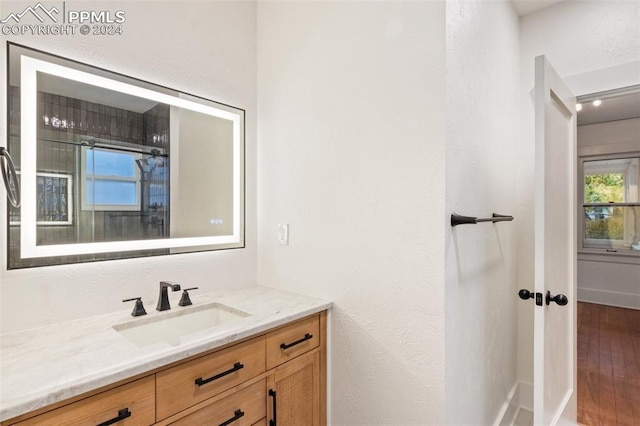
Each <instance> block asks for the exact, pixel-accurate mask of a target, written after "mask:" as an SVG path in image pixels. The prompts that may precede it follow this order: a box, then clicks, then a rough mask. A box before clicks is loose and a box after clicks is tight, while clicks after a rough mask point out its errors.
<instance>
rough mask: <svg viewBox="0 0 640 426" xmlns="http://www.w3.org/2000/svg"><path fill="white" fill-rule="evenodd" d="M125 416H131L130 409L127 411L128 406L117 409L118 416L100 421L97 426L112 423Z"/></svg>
mask: <svg viewBox="0 0 640 426" xmlns="http://www.w3.org/2000/svg"><path fill="white" fill-rule="evenodd" d="M127 417H131V411H129V408H123V409H122V410H120V411H118V417H114V418H112V419H111V420H107V421H106V422H104V423H100V424H99V425H98V426H109V425H112V424H114V423H118V422H119V421H120V420H124V419H126V418H127Z"/></svg>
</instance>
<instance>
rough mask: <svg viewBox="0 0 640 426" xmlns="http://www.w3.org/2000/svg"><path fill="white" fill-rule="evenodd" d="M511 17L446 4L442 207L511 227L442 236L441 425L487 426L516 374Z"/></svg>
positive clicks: (489, 8) (482, 7)
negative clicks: (498, 217) (501, 218)
mask: <svg viewBox="0 0 640 426" xmlns="http://www.w3.org/2000/svg"><path fill="white" fill-rule="evenodd" d="M519 60H520V57H519V45H518V17H517V15H516V14H515V12H514V11H513V10H512V8H511V5H510V4H509V2H508V1H495V2H470V1H466V0H454V1H448V2H447V155H446V158H447V161H446V182H447V185H446V211H447V214H450V213H453V212H456V213H459V214H463V215H470V216H479V217H488V216H491V214H492V213H493V212H496V213H502V214H511V215H514V216H515V221H514V222H510V223H499V224H495V225H494V224H491V223H488V224H479V225H465V226H458V227H456V228H453V229H452V228H449V230H448V231H447V234H446V243H447V250H446V366H447V368H446V371H447V385H446V388H447V398H446V401H447V405H446V406H447V409H446V412H447V424H451V425H467V424H468V425H471V424H483V425H488V424H493V423H494V422H495V420H496V419H497V417H498V415H499V414H500V411H501V409H502V408H503V404H504V403H505V402H506V400H507V397H508V394H509V391H510V390H511V388H512V387H513V386H514V384H515V382H516V377H517V371H516V366H517V348H516V342H517V335H516V329H517V315H516V314H517V312H516V307H517V306H516V303H517V302H516V300H515V299H514V297H515V293H516V291H517V290H516V281H517V280H516V277H517V275H516V268H515V266H516V261H517V253H516V236H517V229H518V224H519V222H520V221H521V218H520V217H519V216H518V214H517V197H516V196H515V194H516V193H517V191H518V179H517V175H518V173H517V171H518V168H519V167H521V161H522V160H521V158H520V157H519V155H518V154H519V146H518V136H519V134H518V111H517V109H515V108H514V105H516V104H517V103H518V100H519V95H520V93H519V81H520V80H519Z"/></svg>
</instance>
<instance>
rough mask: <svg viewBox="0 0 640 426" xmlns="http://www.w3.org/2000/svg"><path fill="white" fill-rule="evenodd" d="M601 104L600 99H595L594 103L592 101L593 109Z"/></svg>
mask: <svg viewBox="0 0 640 426" xmlns="http://www.w3.org/2000/svg"><path fill="white" fill-rule="evenodd" d="M601 104H602V101H601V100H600V99H596V100H595V101H593V106H594V107H598V106H600V105H601Z"/></svg>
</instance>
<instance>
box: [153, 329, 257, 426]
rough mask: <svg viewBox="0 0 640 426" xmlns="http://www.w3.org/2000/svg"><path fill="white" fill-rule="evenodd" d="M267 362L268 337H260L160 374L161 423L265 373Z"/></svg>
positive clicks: (158, 386) (158, 415)
mask: <svg viewBox="0 0 640 426" xmlns="http://www.w3.org/2000/svg"><path fill="white" fill-rule="evenodd" d="M264 359H265V341H264V337H257V338H255V339H251V340H249V341H248V342H245V343H241V344H239V345H236V346H232V347H230V348H227V349H224V350H221V351H218V352H215V353H212V354H209V355H206V356H203V357H202V358H197V359H194V360H193V361H189V362H187V363H184V364H181V365H178V366H176V367H173V368H169V369H167V370H164V371H161V372H159V373H157V374H156V392H157V395H156V401H157V412H156V417H157V420H158V421H160V420H162V419H165V418H167V417H169V416H171V415H173V414H176V413H177V412H179V411H182V410H184V409H185V408H187V407H190V406H192V405H194V404H197V403H199V402H201V401H204V400H205V399H207V398H210V397H212V396H214V395H217V394H219V393H220V392H222V391H225V390H227V389H229V388H231V387H233V386H236V385H239V384H240V383H242V382H245V381H246V380H248V379H250V378H252V377H255V376H257V375H259V374H261V373H263V372H264V371H265V367H264V364H265V361H264Z"/></svg>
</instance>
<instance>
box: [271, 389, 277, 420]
mask: <svg viewBox="0 0 640 426" xmlns="http://www.w3.org/2000/svg"><path fill="white" fill-rule="evenodd" d="M269 396H270V397H271V398H273V401H272V404H273V405H272V407H273V419H271V420H269V426H277V425H278V416H276V406H277V404H276V391H274V390H273V389H269Z"/></svg>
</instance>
